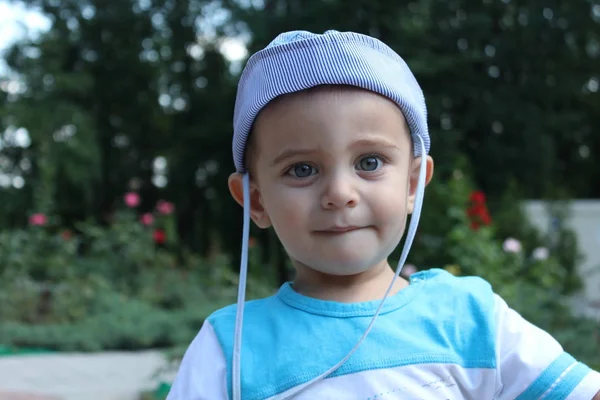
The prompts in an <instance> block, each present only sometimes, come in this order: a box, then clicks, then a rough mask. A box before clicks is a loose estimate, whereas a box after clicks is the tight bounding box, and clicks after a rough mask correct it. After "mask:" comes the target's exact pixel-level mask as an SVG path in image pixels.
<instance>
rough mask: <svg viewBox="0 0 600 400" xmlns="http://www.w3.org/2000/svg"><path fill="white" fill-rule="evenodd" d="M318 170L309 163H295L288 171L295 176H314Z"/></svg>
mask: <svg viewBox="0 0 600 400" xmlns="http://www.w3.org/2000/svg"><path fill="white" fill-rule="evenodd" d="M316 172H317V170H316V168H315V167H313V166H312V165H309V164H304V163H300V164H296V165H293V166H292V167H291V168H290V169H289V170H288V172H287V174H288V175H291V176H293V177H294V178H308V177H310V176H313V175H314V174H315V173H316Z"/></svg>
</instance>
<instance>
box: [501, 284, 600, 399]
mask: <svg viewBox="0 0 600 400" xmlns="http://www.w3.org/2000/svg"><path fill="white" fill-rule="evenodd" d="M495 317H496V327H497V333H496V337H497V341H496V343H497V344H496V346H497V348H496V352H497V370H498V391H497V393H496V397H495V398H496V399H497V400H537V399H540V398H543V399H544V400H565V399H566V400H592V398H593V397H594V396H595V395H596V393H598V391H600V374H599V373H598V372H596V371H592V370H591V369H590V368H588V367H587V366H586V365H584V364H582V363H580V362H578V361H577V360H575V359H574V358H573V357H571V356H570V355H569V354H568V353H566V352H565V351H564V350H563V348H562V347H561V345H560V344H559V343H558V342H557V341H556V340H555V339H554V338H553V337H552V336H550V335H549V334H548V333H547V332H545V331H543V330H542V329H540V328H538V327H536V326H535V325H533V324H531V323H529V322H528V321H526V320H525V319H524V318H523V317H521V315H519V314H518V313H517V312H516V311H514V310H512V309H511V308H509V307H508V305H507V304H506V302H505V301H504V300H503V299H502V298H500V297H499V296H497V295H495Z"/></svg>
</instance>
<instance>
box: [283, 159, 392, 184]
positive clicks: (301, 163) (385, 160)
mask: <svg viewBox="0 0 600 400" xmlns="http://www.w3.org/2000/svg"><path fill="white" fill-rule="evenodd" d="M367 158H375V159H377V160H379V162H381V164H382V165H381V166H380V167H379V168H377V169H376V170H375V171H362V172H367V173H368V172H377V171H379V170H380V169H381V168H382V167H383V166H384V165H385V164H387V163H388V162H389V161H388V159H387V158H386V157H384V156H382V155H381V154H376V153H372V154H365V155H362V156H360V157H359V158H358V160H357V161H356V162H355V165H357V164H358V163H360V161H362V160H364V159H367ZM301 165H306V166H309V167H311V168H312V169H313V170H316V171H317V172H318V169H317V168H316V167H314V166H312V165H311V164H310V163H305V162H299V163H295V164H292V165H291V166H289V167H288V168H286V169H285V171H284V175H286V176H290V177H292V178H294V179H307V178H310V177H311V176H314V174H311V175H309V176H305V177H298V176H294V175H292V174H291V172H292V171H293V170H294V168H295V167H297V166H301Z"/></svg>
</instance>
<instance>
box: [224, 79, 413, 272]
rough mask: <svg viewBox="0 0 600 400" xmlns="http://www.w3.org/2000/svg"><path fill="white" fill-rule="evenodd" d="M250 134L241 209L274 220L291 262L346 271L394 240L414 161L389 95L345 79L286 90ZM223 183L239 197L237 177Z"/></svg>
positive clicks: (409, 194) (378, 255) (406, 207)
mask: <svg viewBox="0 0 600 400" xmlns="http://www.w3.org/2000/svg"><path fill="white" fill-rule="evenodd" d="M250 141H251V142H250V143H251V144H250V146H249V148H248V151H247V157H246V166H247V170H249V171H250V172H251V173H252V181H251V185H250V199H251V206H250V215H251V217H252V219H253V221H254V222H255V223H256V224H257V225H258V226H259V227H261V228H267V227H270V226H273V228H274V229H275V232H276V233H277V236H278V237H279V239H280V240H281V242H282V243H283V245H284V247H285V249H286V251H287V253H288V254H289V256H290V257H291V258H292V260H293V261H294V264H295V266H296V268H310V269H312V270H316V271H318V272H321V273H325V274H329V275H354V274H357V273H360V272H364V271H366V270H367V269H369V268H370V267H372V266H375V265H377V264H379V263H381V262H383V261H385V260H386V259H387V257H388V256H389V254H390V253H391V252H392V251H393V250H394V249H395V247H396V246H397V245H398V243H399V241H400V239H401V238H402V235H403V233H404V227H405V225H406V217H407V214H409V213H411V212H412V209H413V206H414V200H415V190H416V185H417V179H418V176H419V172H420V169H419V167H420V163H419V160H417V159H415V158H414V155H413V145H412V140H411V135H410V131H409V128H408V125H407V123H406V120H405V118H404V115H403V113H402V111H401V110H400V108H399V107H398V106H397V105H396V104H395V103H394V102H392V101H390V100H389V99H387V98H385V97H384V96H382V95H380V94H377V93H374V92H371V91H368V90H365V89H361V88H356V87H352V86H337V85H336V86H330V85H326V86H318V87H315V88H311V89H308V90H304V91H300V92H297V93H293V94H287V95H284V96H282V97H279V98H278V99H276V100H274V101H273V102H271V103H270V104H269V105H268V106H267V107H265V108H264V109H263V110H262V112H261V113H260V114H259V116H258V117H257V119H256V120H255V123H254V127H253V131H252V137H251V139H250ZM230 182H231V189H232V194H233V195H234V197H235V198H236V199H237V200H238V201H239V202H240V203H242V202H243V201H242V177H241V175H240V174H239V173H238V174H234V175H232V178H231V179H230Z"/></svg>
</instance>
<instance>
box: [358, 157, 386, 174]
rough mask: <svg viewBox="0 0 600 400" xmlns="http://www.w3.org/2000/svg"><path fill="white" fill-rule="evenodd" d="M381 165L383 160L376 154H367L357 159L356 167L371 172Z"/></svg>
mask: <svg viewBox="0 0 600 400" xmlns="http://www.w3.org/2000/svg"><path fill="white" fill-rule="evenodd" d="M382 166H383V161H382V160H381V158H379V157H377V156H367V157H363V158H361V159H360V160H358V163H357V164H356V168H357V169H359V170H361V171H366V172H373V171H377V170H378V169H379V168H381V167H382Z"/></svg>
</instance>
